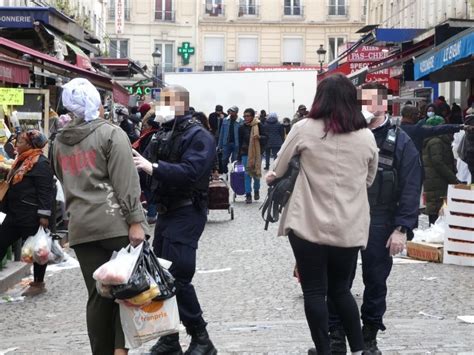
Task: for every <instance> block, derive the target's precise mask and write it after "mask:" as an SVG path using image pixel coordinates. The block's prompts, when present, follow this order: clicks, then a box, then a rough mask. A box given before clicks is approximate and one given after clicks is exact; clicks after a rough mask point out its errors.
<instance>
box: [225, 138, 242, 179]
mask: <svg viewBox="0 0 474 355" xmlns="http://www.w3.org/2000/svg"><path fill="white" fill-rule="evenodd" d="M238 150H239V145H238V144H235V143H228V144H226V145H224V146H223V147H222V166H223V168H224V173H225V174H227V173H228V172H229V171H228V169H227V165H228V164H229V158H231V161H232V162H233V161H235V160H236V159H237V154H238Z"/></svg>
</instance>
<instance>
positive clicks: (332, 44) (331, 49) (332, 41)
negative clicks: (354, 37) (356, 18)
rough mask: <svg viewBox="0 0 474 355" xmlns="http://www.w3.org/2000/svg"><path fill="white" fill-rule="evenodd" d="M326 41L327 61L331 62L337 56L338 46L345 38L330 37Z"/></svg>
mask: <svg viewBox="0 0 474 355" xmlns="http://www.w3.org/2000/svg"><path fill="white" fill-rule="evenodd" d="M328 42H329V45H328V62H331V61H333V60H334V59H336V58H337V57H338V55H339V47H340V46H342V45H343V44H344V43H345V42H346V40H345V38H344V37H330V38H329V39H328Z"/></svg>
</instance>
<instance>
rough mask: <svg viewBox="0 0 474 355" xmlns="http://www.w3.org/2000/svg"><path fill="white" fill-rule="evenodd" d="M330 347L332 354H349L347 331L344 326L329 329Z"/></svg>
mask: <svg viewBox="0 0 474 355" xmlns="http://www.w3.org/2000/svg"><path fill="white" fill-rule="evenodd" d="M329 349H331V355H345V354H347V345H346V332H345V331H344V328H342V327H337V328H334V329H333V330H332V331H329Z"/></svg>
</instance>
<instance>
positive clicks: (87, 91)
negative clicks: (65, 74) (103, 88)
mask: <svg viewBox="0 0 474 355" xmlns="http://www.w3.org/2000/svg"><path fill="white" fill-rule="evenodd" d="M62 99H63V105H64V107H66V108H67V109H68V110H69V111H71V112H72V113H74V114H75V115H76V116H77V117H79V118H83V119H84V121H86V122H89V121H92V120H95V119H97V118H99V108H100V105H101V104H102V102H101V101H100V94H99V92H98V91H97V89H96V88H95V86H94V85H92V84H91V82H90V81H89V80H87V79H84V78H75V79H72V80H71V81H70V82H68V83H67V84H65V85H63V94H62Z"/></svg>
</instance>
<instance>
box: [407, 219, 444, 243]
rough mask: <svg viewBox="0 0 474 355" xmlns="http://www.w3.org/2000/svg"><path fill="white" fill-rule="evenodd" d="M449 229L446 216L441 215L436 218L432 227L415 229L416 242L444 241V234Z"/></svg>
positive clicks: (414, 239)
mask: <svg viewBox="0 0 474 355" xmlns="http://www.w3.org/2000/svg"><path fill="white" fill-rule="evenodd" d="M447 230H448V224H447V223H446V216H444V215H440V216H439V217H438V219H437V220H436V222H435V224H433V225H431V227H430V228H428V229H425V230H422V229H416V230H415V231H414V234H415V236H414V238H413V241H414V242H425V243H443V242H444V235H445V234H446V231H447Z"/></svg>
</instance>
